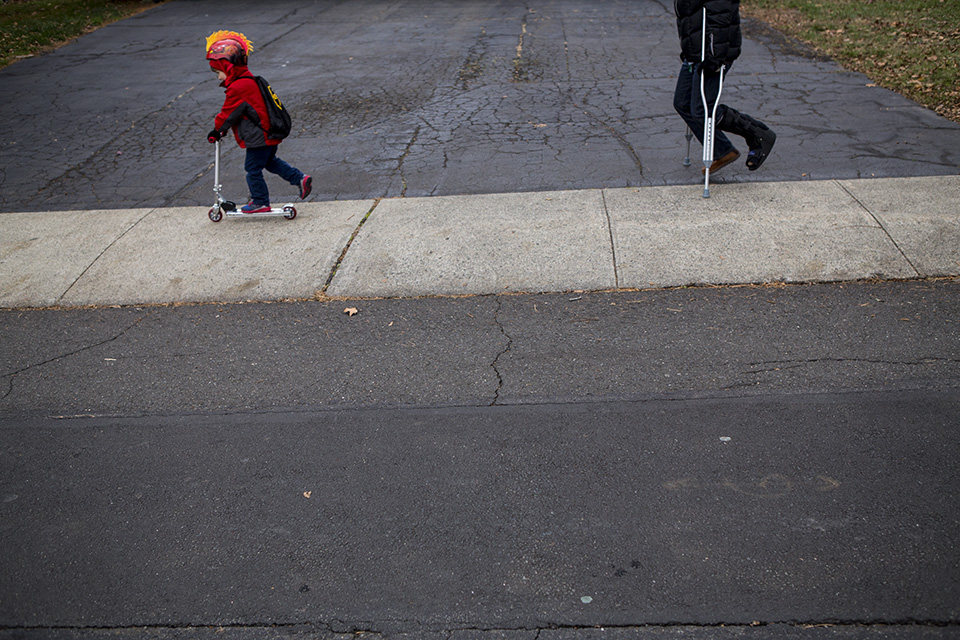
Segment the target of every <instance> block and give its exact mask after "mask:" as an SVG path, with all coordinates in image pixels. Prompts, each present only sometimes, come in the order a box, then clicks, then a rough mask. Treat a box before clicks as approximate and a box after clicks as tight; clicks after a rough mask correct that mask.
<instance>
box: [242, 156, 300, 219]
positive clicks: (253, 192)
mask: <svg viewBox="0 0 960 640" xmlns="http://www.w3.org/2000/svg"><path fill="white" fill-rule="evenodd" d="M278 146H279V145H270V146H268V147H256V148H254V149H247V160H246V162H245V163H244V166H243V168H244V169H245V170H246V172H247V187H249V189H250V202H253V203H254V204H259V205H263V206H267V205H269V204H270V190H269V189H268V188H267V181H266V180H264V179H263V170H264V169H266V170H267V171H269V172H270V173H275V174H277V175H278V176H280V177H281V178H283V179H284V180H286V181H287V182H289V183H290V184H292V185H294V186H297V187H299V186H300V181H301V180H303V172H302V171H300V170H299V169H297V168H296V167H291V166H290V165H289V164H287V163H286V162H284V161H283V160H281V159H280V158H278V157H277V147H278Z"/></svg>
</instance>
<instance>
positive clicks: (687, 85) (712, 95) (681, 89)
mask: <svg viewBox="0 0 960 640" xmlns="http://www.w3.org/2000/svg"><path fill="white" fill-rule="evenodd" d="M703 91H704V93H706V94H707V105H708V107H709V108H710V109H713V105H714V103H715V102H716V101H717V93H719V92H720V73H719V72H717V73H707V74H705V75H704V77H703ZM673 108H674V109H676V110H677V113H679V114H680V117H681V118H683V121H684V122H686V123H687V126H688V127H690V130H691V131H692V132H693V135H695V136H697V140H699V141H700V144H703V125H704V111H703V98H702V97H701V96H700V65H699V64H692V63H690V62H685V63H683V67H682V68H681V69H680V75H679V76H677V88H676V90H675V91H674V94H673ZM725 108H726V107H725V106H724V105H723V104H721V105H720V106H719V107H717V118H716V120H714V122H720V121H721V120H723V112H724V109H725ZM733 149H734V146H733V143H732V142H730V139H729V138H728V137H727V136H725V135H723V132H722V131H720V129H716V130H715V132H714V135H713V159H714V160H716V159H717V158H722V157H723V156H725V155H727V154H728V153H730V152H731V151H733Z"/></svg>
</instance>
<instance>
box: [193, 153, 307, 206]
mask: <svg viewBox="0 0 960 640" xmlns="http://www.w3.org/2000/svg"><path fill="white" fill-rule="evenodd" d="M216 145H217V150H216V152H215V156H214V161H213V193H214V194H216V196H217V198H216V200H214V202H213V207H211V208H210V211H209V213H207V215H208V216H209V217H210V219H211V220H212V221H213V222H220V221H221V220H223V216H225V215H226V216H230V217H237V218H267V217H273V218H275V217H277V216H283V217H284V218H286V219H287V220H293V219H294V218H296V217H297V209H296V207H294V206H293V204H291V203H289V202H288V203H287V204H285V205H283V206H282V207H280V208H279V209H277V208H276V207H274V208H272V209H270V211H263V212H261V213H244V212H243V211H240V210H239V209H238V208H237V203H236V202H231V201H230V200H224V199H223V195H222V194H221V193H220V191H221V189H222V187H221V185H220V141H219V140H217V142H216Z"/></svg>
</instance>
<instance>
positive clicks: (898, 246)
mask: <svg viewBox="0 0 960 640" xmlns="http://www.w3.org/2000/svg"><path fill="white" fill-rule="evenodd" d="M835 182H836V183H837V184H838V185H840V188H841V189H843V190H844V192H845V193H846V194H847V195H848V196H850V197H851V198H853V201H854V202H856V203H857V204H858V205H860V208H861V209H863V210H864V211H866V212H867V215H869V216H870V217H871V218H873V221H874V222H876V223H877V226H878V227H880V229H882V230H883V233H884V234H886V236H887V238H888V239H889V240H890V242H891V243H892V244H893V246H894V247H896V248H897V251H898V252H900V255H901V256H903V259H904V260H906V261H907V264H908V265H910V268H911V269H913V272H914V273H915V274H917V277H921V278H922V277H923V274H922V273H920V270H919V269H917V267H916V265H915V264H913V261H912V260H911V259H910V258H908V257H907V254H906V253H904V251H903V249H902V248H901V247H900V245H899V244H897V241H896V240H894V239H893V236H892V235H890V232H889V231H888V230H887V228H886V227H885V226H883V223H882V222H881V221H880V218H878V217H877V216H876V215H875V214H874V213H873V211H870V209H869V208H868V207H867V206H866V205H865V204H863V203H862V202H861V201H860V199H859V198H857V196H855V195H853V193H851V192H850V190H849V189H847V187H846V185H844V184H843V182H841V181H840V180H836V181H835Z"/></svg>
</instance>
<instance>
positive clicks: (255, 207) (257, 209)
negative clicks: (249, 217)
mask: <svg viewBox="0 0 960 640" xmlns="http://www.w3.org/2000/svg"><path fill="white" fill-rule="evenodd" d="M240 211H242V212H244V213H267V212H268V211H270V205H268V204H256V203H255V202H250V203H247V204H245V205H243V206H242V207H240Z"/></svg>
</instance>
